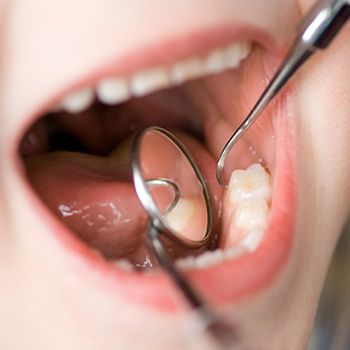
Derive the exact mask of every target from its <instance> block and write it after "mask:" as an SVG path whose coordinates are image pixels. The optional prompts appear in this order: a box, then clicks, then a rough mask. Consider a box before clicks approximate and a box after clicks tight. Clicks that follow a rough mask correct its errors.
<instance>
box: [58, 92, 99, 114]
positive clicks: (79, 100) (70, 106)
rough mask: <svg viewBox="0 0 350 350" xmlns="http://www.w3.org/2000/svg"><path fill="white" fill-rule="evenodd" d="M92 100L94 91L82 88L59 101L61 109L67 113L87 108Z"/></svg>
mask: <svg viewBox="0 0 350 350" xmlns="http://www.w3.org/2000/svg"><path fill="white" fill-rule="evenodd" d="M93 100H94V91H93V90H92V89H90V88H87V89H83V90H80V91H77V92H74V93H72V94H70V95H68V96H67V97H66V98H64V99H63V101H62V103H61V107H62V109H64V110H65V111H67V112H69V113H80V112H83V111H84V110H85V109H87V108H88V107H89V106H90V105H91V103H92V102H93Z"/></svg>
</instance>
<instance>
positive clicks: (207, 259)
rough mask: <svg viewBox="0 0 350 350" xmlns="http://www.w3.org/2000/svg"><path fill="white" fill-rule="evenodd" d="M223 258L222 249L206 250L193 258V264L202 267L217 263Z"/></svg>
mask: <svg viewBox="0 0 350 350" xmlns="http://www.w3.org/2000/svg"><path fill="white" fill-rule="evenodd" d="M223 260H224V255H223V252H222V250H220V249H217V250H215V251H208V252H205V253H203V254H201V255H199V256H198V257H197V258H196V259H195V265H196V267H197V268H204V267H208V266H211V265H215V264H218V263H219V262H222V261H223Z"/></svg>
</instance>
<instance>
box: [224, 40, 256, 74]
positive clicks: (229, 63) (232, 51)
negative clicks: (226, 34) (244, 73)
mask: <svg viewBox="0 0 350 350" xmlns="http://www.w3.org/2000/svg"><path fill="white" fill-rule="evenodd" d="M249 52H250V44H249V43H247V42H243V43H235V44H232V45H230V46H229V47H227V48H226V50H225V66H226V68H236V67H237V66H238V65H239V63H240V62H241V60H243V59H244V58H245V57H246V56H247V55H248V54H249Z"/></svg>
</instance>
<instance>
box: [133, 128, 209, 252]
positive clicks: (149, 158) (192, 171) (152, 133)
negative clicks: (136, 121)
mask: <svg viewBox="0 0 350 350" xmlns="http://www.w3.org/2000/svg"><path fill="white" fill-rule="evenodd" d="M132 165H133V177H134V184H135V189H136V192H137V195H138V197H139V199H140V201H141V203H142V205H143V207H144V208H145V210H146V211H147V213H148V215H149V216H150V219H151V222H152V224H153V225H154V226H155V227H156V228H157V229H158V230H159V231H160V232H161V233H162V234H164V235H166V236H167V237H168V238H169V239H171V240H175V241H177V242H180V243H182V244H185V245H186V246H189V247H193V248H195V247H200V246H202V245H203V244H205V243H206V242H207V241H208V238H209V235H210V231H211V225H212V215H211V206H210V198H209V193H208V190H207V187H206V185H205V181H204V179H203V177H202V175H201V173H200V171H199V169H198V167H197V166H196V164H195V162H194V160H193V159H192V157H191V155H190V154H189V152H188V151H187V149H186V148H185V147H184V146H183V145H182V144H181V143H180V141H179V140H178V139H177V138H176V137H175V136H174V135H172V134H171V133H169V132H168V131H166V130H164V129H162V128H158V127H152V128H149V129H146V130H144V131H143V132H141V133H139V134H138V135H137V136H136V137H135V139H134V143H133V151H132Z"/></svg>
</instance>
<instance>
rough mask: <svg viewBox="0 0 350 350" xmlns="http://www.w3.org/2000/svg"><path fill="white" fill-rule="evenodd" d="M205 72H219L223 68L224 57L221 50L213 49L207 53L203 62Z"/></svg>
mask: <svg viewBox="0 0 350 350" xmlns="http://www.w3.org/2000/svg"><path fill="white" fill-rule="evenodd" d="M204 67H205V72H206V73H207V74H215V73H219V72H221V71H222V70H224V68H225V57H224V52H223V50H219V49H218V50H215V51H213V52H211V53H210V54H209V56H208V57H207V58H206V60H205V62H204Z"/></svg>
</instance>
